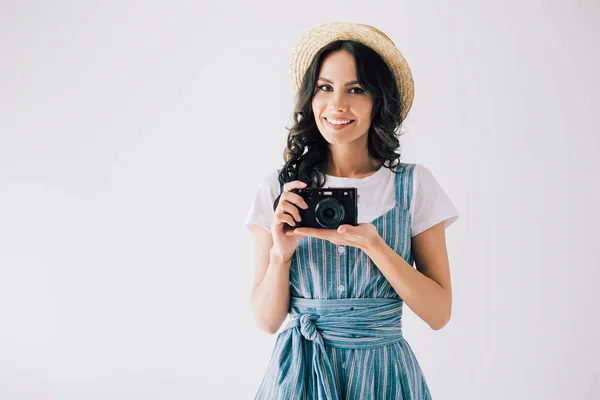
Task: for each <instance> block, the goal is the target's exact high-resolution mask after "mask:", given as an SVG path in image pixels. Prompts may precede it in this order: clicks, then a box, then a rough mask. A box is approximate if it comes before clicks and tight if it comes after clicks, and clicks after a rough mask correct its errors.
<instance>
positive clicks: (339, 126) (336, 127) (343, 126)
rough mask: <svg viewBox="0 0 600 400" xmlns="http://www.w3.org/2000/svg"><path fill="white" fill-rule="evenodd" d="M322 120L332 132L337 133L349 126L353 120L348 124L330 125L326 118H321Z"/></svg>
mask: <svg viewBox="0 0 600 400" xmlns="http://www.w3.org/2000/svg"><path fill="white" fill-rule="evenodd" d="M323 120H324V121H325V124H326V125H327V126H328V127H330V128H331V129H333V130H336V131H339V130H340V129H344V128H345V127H347V126H350V125H352V124H353V123H354V120H351V122H350V123H348V124H337V125H336V124H332V123H331V122H329V121H327V118H323Z"/></svg>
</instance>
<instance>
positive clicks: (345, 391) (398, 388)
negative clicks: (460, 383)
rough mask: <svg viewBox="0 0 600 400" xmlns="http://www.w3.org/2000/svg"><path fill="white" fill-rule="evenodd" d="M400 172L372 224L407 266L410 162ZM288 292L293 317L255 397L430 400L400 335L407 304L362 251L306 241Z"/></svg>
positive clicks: (293, 268)
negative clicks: (389, 200) (391, 201)
mask: <svg viewBox="0 0 600 400" xmlns="http://www.w3.org/2000/svg"><path fill="white" fill-rule="evenodd" d="M382 168H383V167H382ZM397 168H398V171H399V173H398V174H397V175H396V177H395V179H396V190H395V198H396V201H395V206H394V207H393V208H392V209H390V210H388V211H387V212H385V213H384V214H383V215H381V216H380V217H378V218H376V219H375V220H373V221H372V222H371V223H372V224H373V225H375V226H376V227H377V229H378V231H379V234H380V236H381V237H382V238H383V239H384V240H385V242H386V243H387V244H388V245H389V246H390V247H391V248H393V249H394V250H395V251H396V252H397V253H398V254H399V255H401V256H402V257H403V258H404V259H405V260H406V261H407V262H408V263H409V264H411V265H412V264H413V257H412V253H411V249H410V241H411V232H410V227H411V222H412V221H411V216H410V211H409V210H410V200H411V197H412V190H413V188H412V176H413V168H414V164H406V163H401V164H400V165H399V166H398V167H397ZM281 189H283V187H281ZM290 293H291V299H290V310H289V314H290V318H289V321H288V323H287V325H286V326H285V327H284V328H283V330H282V331H281V332H280V333H279V334H278V336H277V339H276V342H275V347H274V349H273V354H272V356H271V359H270V361H269V363H268V365H267V368H266V371H265V375H264V378H263V380H262V382H261V384H260V386H259V389H258V392H257V393H256V396H255V399H285V400H294V399H298V400H302V399H315V400H340V399H373V400H374V399H377V400H380V399H382V400H386V399H403V400H410V399H412V400H426V399H431V394H430V391H429V388H428V386H427V382H426V380H425V377H424V374H423V372H422V371H421V367H420V365H419V363H418V361H417V358H416V356H415V354H414V353H413V351H412V349H411V347H410V345H409V344H408V342H407V341H406V340H405V339H404V337H403V336H402V308H403V304H404V303H403V301H402V299H401V298H400V297H399V296H398V294H397V293H396V292H395V290H394V289H393V288H392V287H391V285H390V284H389V282H388V281H387V280H386V279H385V277H384V276H383V274H381V272H380V271H379V269H378V268H377V266H376V265H375V264H374V263H373V262H372V260H371V259H370V258H369V257H368V256H367V255H366V254H365V253H364V252H363V251H362V250H360V249H358V248H356V247H352V246H338V245H336V244H333V243H331V242H329V241H327V240H323V239H318V238H312V237H305V238H303V239H302V241H301V242H300V244H299V246H298V248H297V250H296V253H295V256H294V258H292V264H291V266H290Z"/></svg>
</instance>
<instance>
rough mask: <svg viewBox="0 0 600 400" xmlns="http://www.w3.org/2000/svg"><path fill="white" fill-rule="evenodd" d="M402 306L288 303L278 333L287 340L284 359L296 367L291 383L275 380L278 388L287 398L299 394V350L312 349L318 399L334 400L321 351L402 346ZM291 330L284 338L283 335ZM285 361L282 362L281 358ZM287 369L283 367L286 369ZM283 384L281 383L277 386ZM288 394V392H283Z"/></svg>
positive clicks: (359, 301)
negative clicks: (287, 388)
mask: <svg viewBox="0 0 600 400" xmlns="http://www.w3.org/2000/svg"><path fill="white" fill-rule="evenodd" d="M402 304H403V302H402V300H400V299H383V298H353V299H329V300H319V299H303V298H299V297H292V298H291V300H290V309H289V313H290V319H289V322H288V323H287V324H286V325H285V327H284V329H283V330H282V332H281V333H280V335H281V337H287V342H288V343H282V344H281V345H282V346H284V347H286V348H287V351H285V352H284V353H285V354H286V356H287V357H291V360H281V361H283V362H285V361H287V362H289V363H290V364H291V365H297V378H296V379H290V378H289V376H287V374H285V378H284V376H283V375H282V376H280V379H281V380H282V382H280V383H281V384H282V385H285V383H286V382H287V383H288V384H290V385H293V386H294V389H293V390H292V392H297V393H300V392H302V391H303V390H304V386H305V384H306V382H307V378H308V377H306V376H304V374H305V373H306V371H307V370H310V368H306V367H305V365H304V362H305V360H304V357H303V355H304V351H303V347H304V346H307V345H308V346H312V350H313V351H312V354H313V357H312V374H313V375H314V377H315V386H316V387H315V388H314V389H315V393H314V394H313V396H314V397H315V398H318V399H327V400H338V399H339V390H338V389H337V388H336V387H335V379H334V371H333V365H332V363H331V361H330V360H329V357H328V356H327V352H326V350H325V345H328V346H333V347H338V348H344V349H366V348H369V347H376V346H383V345H388V344H392V343H396V342H399V341H400V340H402ZM288 330H291V332H289V335H283V333H284V332H286V331H288ZM287 357H285V358H287ZM286 364H287V363H286ZM288 372H289V371H288ZM283 380H285V382H283ZM288 393H289V392H288Z"/></svg>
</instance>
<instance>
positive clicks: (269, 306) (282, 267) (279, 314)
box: [251, 253, 291, 334]
mask: <svg viewBox="0 0 600 400" xmlns="http://www.w3.org/2000/svg"><path fill="white" fill-rule="evenodd" d="M290 265H291V261H288V262H285V261H283V260H282V259H281V258H280V257H278V256H277V255H275V254H273V253H271V257H270V262H269V266H268V267H267V271H266V272H265V276H264V278H263V280H262V281H261V283H260V284H259V285H258V286H256V287H255V288H254V290H253V291H252V299H251V304H252V311H253V313H254V318H255V319H256V322H257V324H258V326H259V327H260V328H261V329H262V330H264V331H265V332H268V333H270V334H274V333H276V332H277V330H278V329H279V327H280V326H281V324H282V323H283V321H284V320H285V318H286V316H287V313H288V309H289V305H290Z"/></svg>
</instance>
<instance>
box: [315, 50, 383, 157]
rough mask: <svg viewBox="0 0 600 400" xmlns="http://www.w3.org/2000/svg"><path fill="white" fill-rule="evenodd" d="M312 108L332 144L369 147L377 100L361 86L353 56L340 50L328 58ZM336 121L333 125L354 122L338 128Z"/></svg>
mask: <svg viewBox="0 0 600 400" xmlns="http://www.w3.org/2000/svg"><path fill="white" fill-rule="evenodd" d="M312 108H313V113H314V115H315V121H316V123H317V127H318V128H319V131H320V132H321V134H322V135H323V137H324V138H325V140H327V141H328V142H329V143H330V144H332V145H340V144H342V145H343V144H363V145H364V146H366V143H367V134H368V131H369V127H370V126H371V111H372V109H373V97H372V95H371V94H370V93H368V92H366V90H365V89H364V88H363V87H362V86H361V85H360V84H358V82H357V79H356V67H355V63H354V58H353V57H352V55H351V54H349V53H348V52H346V51H343V50H340V51H336V52H335V53H331V54H329V55H328V56H327V57H326V58H325V60H324V61H323V64H322V65H321V71H320V72H319V76H318V80H317V88H316V93H315V96H314V97H313V100H312ZM336 118H337V119H338V121H336V120H335V119H336ZM332 119H333V120H334V121H333V122H340V121H339V120H345V121H347V120H351V121H352V122H350V123H349V124H347V125H334V124H333V123H332V122H330V121H331V120H332Z"/></svg>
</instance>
